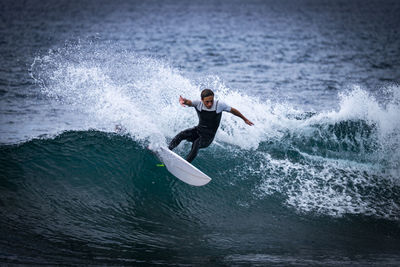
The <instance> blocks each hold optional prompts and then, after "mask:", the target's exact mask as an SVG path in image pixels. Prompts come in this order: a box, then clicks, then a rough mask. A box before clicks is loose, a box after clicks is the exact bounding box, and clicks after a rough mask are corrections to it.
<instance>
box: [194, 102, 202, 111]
mask: <svg viewBox="0 0 400 267" xmlns="http://www.w3.org/2000/svg"><path fill="white" fill-rule="evenodd" d="M192 105H193V107H195V108H196V109H197V110H200V108H201V107H200V105H201V101H200V100H193V101H192Z"/></svg>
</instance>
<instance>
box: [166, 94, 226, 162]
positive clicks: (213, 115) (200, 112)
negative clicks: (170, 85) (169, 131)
mask: <svg viewBox="0 0 400 267" xmlns="http://www.w3.org/2000/svg"><path fill="white" fill-rule="evenodd" d="M192 106H193V107H194V108H195V109H196V112H197V116H198V117H199V124H198V125H197V126H196V127H193V128H189V129H186V130H184V131H182V132H180V133H179V134H177V135H176V136H175V137H174V138H173V139H172V141H171V142H170V144H169V146H168V148H169V149H171V150H172V149H174V148H175V147H177V146H178V145H179V144H180V143H181V142H182V140H187V141H189V142H192V143H193V144H192V149H191V151H190V153H189V154H188V155H187V157H186V160H187V161H188V162H192V161H193V160H194V158H195V157H196V156H197V153H198V152H199V149H200V148H205V147H208V146H209V145H210V144H211V143H212V141H213V140H214V137H215V134H216V133H217V130H218V127H219V124H220V122H221V116H222V111H227V112H230V111H231V107H230V106H228V105H227V104H225V103H224V102H222V101H214V103H213V105H212V107H211V108H209V109H208V108H207V107H206V106H205V105H204V104H203V102H202V101H199V100H196V101H193V102H192Z"/></svg>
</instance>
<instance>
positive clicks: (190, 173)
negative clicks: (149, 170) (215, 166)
mask: <svg viewBox="0 0 400 267" xmlns="http://www.w3.org/2000/svg"><path fill="white" fill-rule="evenodd" d="M155 152H156V154H157V155H158V157H159V158H160V160H161V161H162V162H163V163H164V164H165V166H166V167H167V170H168V171H169V172H170V173H171V174H173V175H174V176H175V177H176V178H178V179H179V180H181V181H183V182H185V183H187V184H190V185H194V186H202V185H205V184H208V183H209V182H210V181H211V178H210V177H208V176H207V175H206V174H204V173H203V172H202V171H200V170H199V169H197V168H196V167H195V166H193V165H192V164H190V163H189V162H187V161H186V160H184V159H183V158H181V157H180V156H179V155H178V154H176V153H175V152H173V151H171V150H169V149H168V148H167V147H162V146H161V147H159V148H158V149H157V150H156V151H155Z"/></svg>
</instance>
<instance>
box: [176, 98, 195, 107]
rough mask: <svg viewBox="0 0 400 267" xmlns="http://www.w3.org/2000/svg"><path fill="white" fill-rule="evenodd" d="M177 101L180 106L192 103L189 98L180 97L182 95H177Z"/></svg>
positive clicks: (190, 105) (191, 104)
mask: <svg viewBox="0 0 400 267" xmlns="http://www.w3.org/2000/svg"><path fill="white" fill-rule="evenodd" d="M179 103H180V104H181V105H182V106H185V105H186V106H189V107H193V103H192V101H191V100H189V99H186V98H184V97H182V96H179Z"/></svg>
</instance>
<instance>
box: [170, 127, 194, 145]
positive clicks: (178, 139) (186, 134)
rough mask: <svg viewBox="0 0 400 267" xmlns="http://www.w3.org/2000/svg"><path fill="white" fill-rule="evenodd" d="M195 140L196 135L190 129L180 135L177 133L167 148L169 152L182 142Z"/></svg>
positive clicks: (192, 129)
mask: <svg viewBox="0 0 400 267" xmlns="http://www.w3.org/2000/svg"><path fill="white" fill-rule="evenodd" d="M196 138H198V134H197V131H196V129H195V128H190V129H186V130H184V131H182V132H180V133H178V134H177V135H176V136H175V137H174V138H173V139H172V140H171V142H170V143H169V145H168V148H169V149H170V150H172V149H174V148H175V147H177V146H178V145H179V144H180V143H181V142H182V140H188V141H193V140H195V139H196Z"/></svg>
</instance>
